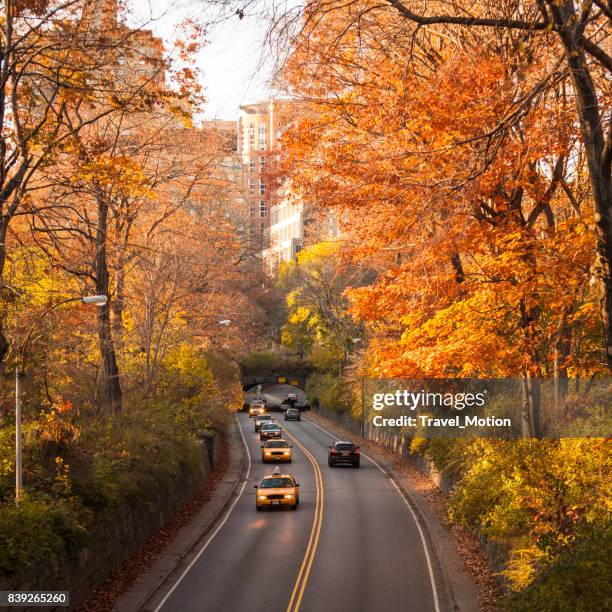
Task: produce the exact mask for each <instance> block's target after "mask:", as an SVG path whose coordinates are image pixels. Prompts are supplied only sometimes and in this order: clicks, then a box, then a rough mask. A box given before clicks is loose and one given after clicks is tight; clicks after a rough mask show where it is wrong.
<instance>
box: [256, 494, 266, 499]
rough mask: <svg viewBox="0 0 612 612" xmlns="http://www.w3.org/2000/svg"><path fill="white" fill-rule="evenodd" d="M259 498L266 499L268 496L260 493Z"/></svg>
mask: <svg viewBox="0 0 612 612" xmlns="http://www.w3.org/2000/svg"><path fill="white" fill-rule="evenodd" d="M257 499H266V496H265V495H258V496H257Z"/></svg>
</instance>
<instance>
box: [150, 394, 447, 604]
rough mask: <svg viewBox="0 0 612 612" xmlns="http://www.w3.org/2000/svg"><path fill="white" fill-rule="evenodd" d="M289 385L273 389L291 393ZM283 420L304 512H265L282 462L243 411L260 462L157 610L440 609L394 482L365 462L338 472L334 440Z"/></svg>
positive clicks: (426, 562)
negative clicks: (267, 485)
mask: <svg viewBox="0 0 612 612" xmlns="http://www.w3.org/2000/svg"><path fill="white" fill-rule="evenodd" d="M288 389H289V390H292V389H291V388H290V387H288V386H287V385H273V386H266V387H265V388H264V390H263V391H264V392H265V393H267V394H272V395H277V396H283V397H286V394H287V392H288ZM274 414H275V415H276V421H277V422H278V423H279V424H280V426H281V427H282V428H283V429H284V430H285V432H286V433H287V435H286V436H284V437H286V438H287V439H289V440H290V441H291V442H292V443H293V445H294V448H293V463H291V464H287V465H286V467H284V466H281V471H284V470H286V471H288V472H290V473H292V474H294V475H295V476H296V478H297V481H298V482H299V483H300V506H299V507H298V509H297V510H296V511H291V510H290V509H274V510H266V511H263V512H256V511H255V495H256V490H255V489H254V487H253V485H254V484H257V483H258V482H259V480H260V478H261V477H262V476H264V475H267V474H269V473H270V472H271V471H272V468H273V465H272V464H263V463H262V462H261V449H260V442H259V436H258V434H255V433H254V425H253V420H252V419H249V417H248V415H247V414H245V413H241V414H239V415H238V419H239V424H240V426H241V428H242V431H243V434H244V438H245V442H246V445H247V448H248V452H249V455H250V459H251V465H250V474H249V478H248V480H247V483H246V486H245V488H244V490H243V492H242V494H241V496H240V498H239V499H238V501H237V502H236V503H235V505H234V506H233V508H232V509H231V511H230V514H229V516H228V517H227V520H226V522H225V523H224V524H223V526H222V527H221V529H219V531H218V532H217V533H216V535H215V536H214V537H213V539H212V540H210V542H209V543H208V545H207V547H206V549H205V550H204V552H203V553H202V554H201V555H200V556H199V558H198V559H197V561H196V562H195V563H193V565H192V566H191V568H190V569H189V571H188V572H187V573H186V574H184V575H183V577H182V578H180V579H179V580H178V582H175V583H174V585H172V587H171V591H170V592H169V594H168V595H167V596H166V599H165V600H164V601H163V602H162V604H161V605H160V606H159V607H158V608H157V610H156V612H159V611H163V612H196V611H197V612H209V611H210V612H220V611H227V612H258V611H261V612H276V611H282V610H287V611H288V612H293V611H295V610H302V611H304V612H327V611H329V612H378V611H381V612H396V611H397V612H400V611H401V612H429V611H434V612H436V611H437V610H438V604H437V593H435V589H436V587H435V586H434V585H435V576H433V574H432V572H431V570H430V563H429V560H428V554H429V553H426V551H425V547H424V544H423V541H422V538H421V534H420V533H419V530H418V527H417V524H416V522H415V520H414V517H413V516H412V513H411V510H410V508H409V507H408V505H407V503H406V502H405V500H404V499H403V497H402V496H401V495H400V493H399V491H398V490H397V489H396V488H395V486H394V484H393V482H392V481H391V480H389V479H388V478H387V477H386V476H385V475H384V474H383V473H382V472H381V470H380V469H378V467H377V466H376V465H374V464H373V463H372V462H371V461H369V460H367V459H365V458H364V457H362V460H361V468H360V469H354V468H351V467H335V468H330V467H328V465H327V449H328V447H329V444H330V443H331V441H332V440H333V438H332V436H331V435H330V434H328V433H327V432H325V431H323V430H321V429H320V428H318V427H317V426H316V425H315V424H314V423H310V422H308V421H307V420H305V419H303V420H302V421H301V422H295V421H284V420H283V417H282V413H274ZM307 414H308V413H306V418H307ZM434 593H435V594H434Z"/></svg>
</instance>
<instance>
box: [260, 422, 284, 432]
mask: <svg viewBox="0 0 612 612" xmlns="http://www.w3.org/2000/svg"><path fill="white" fill-rule="evenodd" d="M262 429H263V430H265V431H272V430H274V429H280V427H279V426H278V425H272V423H266V424H265V425H263V426H262Z"/></svg>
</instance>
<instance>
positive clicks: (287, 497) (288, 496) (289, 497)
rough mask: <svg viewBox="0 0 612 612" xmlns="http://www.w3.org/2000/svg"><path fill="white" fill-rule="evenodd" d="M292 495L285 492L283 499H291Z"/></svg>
mask: <svg viewBox="0 0 612 612" xmlns="http://www.w3.org/2000/svg"><path fill="white" fill-rule="evenodd" d="M292 497H293V495H292V494H291V493H287V495H285V499H291V498H292Z"/></svg>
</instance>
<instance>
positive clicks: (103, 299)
mask: <svg viewBox="0 0 612 612" xmlns="http://www.w3.org/2000/svg"><path fill="white" fill-rule="evenodd" d="M70 302H83V303H84V304H93V305H95V306H98V307H100V306H105V305H106V303H107V302H108V296H106V295H86V296H83V297H76V298H68V299H66V300H62V301H61V302H58V303H57V304H53V305H52V306H49V308H47V309H46V310H45V311H44V312H43V313H42V314H41V315H40V316H39V317H38V318H37V319H36V320H35V321H34V323H32V325H31V327H30V329H29V330H28V333H27V334H26V337H25V340H24V341H23V344H22V345H21V368H20V367H19V365H17V366H15V505H16V506H17V507H18V508H19V500H20V499H21V493H22V491H23V451H22V444H21V378H22V376H23V375H24V373H25V364H26V355H27V349H28V343H29V342H30V337H31V336H32V332H33V331H34V329H35V328H36V326H37V325H38V324H39V323H40V322H41V321H42V320H43V319H44V318H45V317H46V316H47V315H48V314H49V313H50V312H51V311H52V310H55V309H56V308H59V307H60V306H63V305H64V304H68V303H70Z"/></svg>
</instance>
